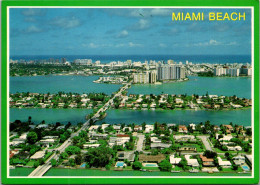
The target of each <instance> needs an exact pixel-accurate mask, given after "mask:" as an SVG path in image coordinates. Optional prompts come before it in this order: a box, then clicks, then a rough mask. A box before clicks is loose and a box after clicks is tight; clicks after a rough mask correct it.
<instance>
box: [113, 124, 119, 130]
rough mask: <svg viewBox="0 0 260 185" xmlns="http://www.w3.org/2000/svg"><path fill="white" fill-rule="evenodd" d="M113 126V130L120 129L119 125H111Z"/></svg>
mask: <svg viewBox="0 0 260 185" xmlns="http://www.w3.org/2000/svg"><path fill="white" fill-rule="evenodd" d="M113 128H114V129H115V130H120V129H121V126H120V125H113Z"/></svg>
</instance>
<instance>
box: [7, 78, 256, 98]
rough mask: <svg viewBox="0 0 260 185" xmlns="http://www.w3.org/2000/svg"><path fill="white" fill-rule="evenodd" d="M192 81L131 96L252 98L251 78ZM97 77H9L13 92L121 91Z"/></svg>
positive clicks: (135, 90) (149, 87) (138, 88)
mask: <svg viewBox="0 0 260 185" xmlns="http://www.w3.org/2000/svg"><path fill="white" fill-rule="evenodd" d="M189 78H190V80H189V81H186V82H179V83H165V84H161V85H153V84H142V85H132V88H130V89H129V94H151V93H152V94H161V93H168V94H185V93H187V94H189V95H191V94H199V95H204V94H206V93H207V91H208V93H209V94H217V95H225V96H233V95H237V96H238V97H245V98H250V97H251V90H250V89H251V78H247V77H236V78H223V77H217V78H210V77H194V76H192V77H189ZM96 79H98V76H52V75H49V76H33V77H28V76H25V77H10V92H11V93H16V92H38V93H47V92H51V93H57V92H59V91H64V92H74V93H84V92H85V93H88V92H105V93H106V94H111V93H112V92H115V91H117V90H118V89H119V87H120V85H115V84H97V83H93V80H96Z"/></svg>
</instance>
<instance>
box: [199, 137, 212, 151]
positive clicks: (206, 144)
mask: <svg viewBox="0 0 260 185" xmlns="http://www.w3.org/2000/svg"><path fill="white" fill-rule="evenodd" d="M197 137H198V138H200V139H201V141H202V142H203V144H204V146H205V148H206V150H210V151H213V149H212V148H211V145H212V144H211V143H209V141H208V138H209V136H197Z"/></svg>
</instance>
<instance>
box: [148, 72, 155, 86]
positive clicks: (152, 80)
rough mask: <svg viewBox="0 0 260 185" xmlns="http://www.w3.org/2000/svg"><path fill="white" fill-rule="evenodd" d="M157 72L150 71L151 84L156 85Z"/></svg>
mask: <svg viewBox="0 0 260 185" xmlns="http://www.w3.org/2000/svg"><path fill="white" fill-rule="evenodd" d="M156 78H157V72H156V71H149V83H151V84H153V83H156Z"/></svg>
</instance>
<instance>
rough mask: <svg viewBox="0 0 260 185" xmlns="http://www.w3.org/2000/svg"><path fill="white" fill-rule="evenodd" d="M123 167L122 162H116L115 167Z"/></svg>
mask: <svg viewBox="0 0 260 185" xmlns="http://www.w3.org/2000/svg"><path fill="white" fill-rule="evenodd" d="M124 165H125V163H124V162H117V163H116V167H123V166H124Z"/></svg>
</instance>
